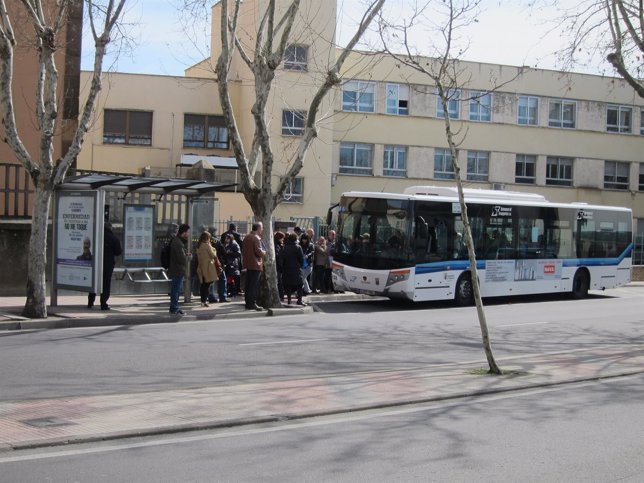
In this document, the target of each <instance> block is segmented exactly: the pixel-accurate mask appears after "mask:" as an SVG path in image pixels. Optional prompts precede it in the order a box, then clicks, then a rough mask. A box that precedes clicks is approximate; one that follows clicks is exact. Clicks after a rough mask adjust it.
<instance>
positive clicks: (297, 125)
mask: <svg viewBox="0 0 644 483" xmlns="http://www.w3.org/2000/svg"><path fill="white" fill-rule="evenodd" d="M305 118H306V112H304V111H282V135H283V136H302V135H303V134H304V119H305Z"/></svg>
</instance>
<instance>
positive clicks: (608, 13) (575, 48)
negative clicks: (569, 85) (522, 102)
mask: <svg viewBox="0 0 644 483" xmlns="http://www.w3.org/2000/svg"><path fill="white" fill-rule="evenodd" d="M529 3H530V4H532V3H533V2H529ZM544 4H548V5H550V4H551V5H554V6H555V7H557V8H558V9H559V12H560V16H559V18H558V19H557V22H556V23H557V27H556V28H555V29H554V30H559V32H556V33H558V34H559V35H560V36H561V37H562V38H563V39H565V40H564V43H565V44H566V45H565V47H564V48H562V49H561V50H560V51H559V57H560V62H561V64H562V67H563V68H565V69H572V68H574V67H575V66H579V65H583V66H589V65H596V66H598V67H600V66H601V64H602V62H603V61H606V62H608V63H609V64H610V65H611V66H612V67H613V68H614V69H615V71H616V72H617V73H618V74H619V75H620V76H621V77H622V78H623V79H624V80H625V81H626V82H627V83H628V84H629V85H630V86H631V87H632V88H633V89H634V90H635V92H636V93H637V95H638V96H640V97H641V98H644V82H643V81H642V74H643V72H642V67H643V65H644V64H643V63H642V59H643V58H644V2H642V1H641V0H579V1H578V2H576V3H574V4H573V5H572V6H570V7H568V8H564V7H561V6H560V4H559V2H554V1H553V0H541V1H539V2H536V3H534V4H533V8H536V9H538V8H539V7H540V6H542V5H544Z"/></svg>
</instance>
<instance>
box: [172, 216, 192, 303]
mask: <svg viewBox="0 0 644 483" xmlns="http://www.w3.org/2000/svg"><path fill="white" fill-rule="evenodd" d="M189 238H190V225H187V224H185V223H184V224H183V225H180V226H179V231H177V236H175V237H174V238H173V239H172V241H171V242H170V268H168V277H170V280H171V282H170V313H171V314H176V315H183V314H184V313H185V312H184V311H183V310H181V309H180V308H179V294H180V293H181V286H182V285H183V277H184V275H185V273H186V268H187V266H188V240H189Z"/></svg>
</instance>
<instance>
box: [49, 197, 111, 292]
mask: <svg viewBox="0 0 644 483" xmlns="http://www.w3.org/2000/svg"><path fill="white" fill-rule="evenodd" d="M97 209H98V196H97V192H94V191H89V192H87V191H86V192H61V193H58V195H57V199H56V233H55V241H54V246H55V274H56V278H55V281H56V285H57V286H59V287H61V288H70V289H75V290H81V291H85V292H93V291H96V290H97V288H98V287H97V286H96V284H97V282H96V279H97V278H98V277H97V276H96V271H97V270H100V268H101V267H102V264H98V263H97V258H98V257H99V256H100V257H102V249H103V237H102V231H101V233H98V229H97V228H98V227H97V219H99V220H100V221H101V223H100V224H101V227H100V228H101V229H102V225H103V223H102V219H101V218H99V217H98V216H97ZM100 213H101V214H102V208H101V211H100Z"/></svg>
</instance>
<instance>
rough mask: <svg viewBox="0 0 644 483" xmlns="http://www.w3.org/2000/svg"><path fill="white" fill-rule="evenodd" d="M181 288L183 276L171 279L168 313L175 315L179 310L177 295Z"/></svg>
mask: <svg viewBox="0 0 644 483" xmlns="http://www.w3.org/2000/svg"><path fill="white" fill-rule="evenodd" d="M182 286H183V275H179V276H177V277H173V278H172V281H171V282H170V312H171V313H175V312H177V311H178V310H179V295H180V294H181V288H182Z"/></svg>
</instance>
